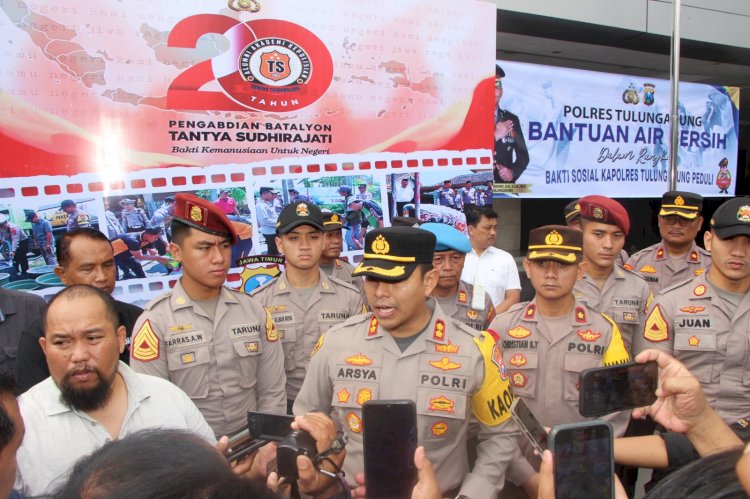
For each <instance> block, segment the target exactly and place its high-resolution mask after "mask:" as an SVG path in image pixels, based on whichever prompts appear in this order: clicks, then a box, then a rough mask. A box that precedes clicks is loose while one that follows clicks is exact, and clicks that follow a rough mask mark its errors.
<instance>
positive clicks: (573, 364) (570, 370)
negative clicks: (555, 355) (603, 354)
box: [563, 354, 602, 407]
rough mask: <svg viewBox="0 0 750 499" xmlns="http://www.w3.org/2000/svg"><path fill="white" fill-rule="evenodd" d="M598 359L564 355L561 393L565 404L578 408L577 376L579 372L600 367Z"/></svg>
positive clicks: (600, 362) (600, 363) (588, 356)
mask: <svg viewBox="0 0 750 499" xmlns="http://www.w3.org/2000/svg"><path fill="white" fill-rule="evenodd" d="M601 365H602V361H601V359H600V358H597V357H593V356H590V355H576V354H566V355H565V379H564V380H563V393H564V397H565V400H566V401H567V402H571V403H573V405H574V406H575V407H578V392H579V388H580V386H579V381H578V378H579V375H580V374H581V371H583V370H585V369H589V368H592V367H601Z"/></svg>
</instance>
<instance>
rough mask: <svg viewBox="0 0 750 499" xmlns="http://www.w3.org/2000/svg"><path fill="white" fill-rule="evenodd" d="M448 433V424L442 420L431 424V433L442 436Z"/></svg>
mask: <svg viewBox="0 0 750 499" xmlns="http://www.w3.org/2000/svg"><path fill="white" fill-rule="evenodd" d="M446 433H448V424H447V423H445V422H443V421H438V422H437V423H435V424H434V425H432V434H433V435H435V436H436V437H442V436H443V435H445V434H446Z"/></svg>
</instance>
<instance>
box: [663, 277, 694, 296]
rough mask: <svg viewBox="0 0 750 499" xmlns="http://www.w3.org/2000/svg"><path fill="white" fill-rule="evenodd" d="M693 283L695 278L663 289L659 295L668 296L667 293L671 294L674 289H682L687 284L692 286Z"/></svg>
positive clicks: (689, 278)
mask: <svg viewBox="0 0 750 499" xmlns="http://www.w3.org/2000/svg"><path fill="white" fill-rule="evenodd" d="M691 282H693V278H691V277H688V278H687V279H685V280H684V281H680V282H678V283H675V284H672V285H671V286H667V287H666V288H664V289H662V290H661V291H659V295H663V294H666V293H668V292H670V291H672V290H674V289H677V288H680V287H682V286H685V285H686V284H690V283H691Z"/></svg>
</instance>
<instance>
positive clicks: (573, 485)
mask: <svg viewBox="0 0 750 499" xmlns="http://www.w3.org/2000/svg"><path fill="white" fill-rule="evenodd" d="M613 442H614V441H613V436H612V426H611V425H610V424H609V423H607V422H606V421H602V420H594V421H585V422H583V423H573V424H564V425H559V426H555V427H554V428H553V429H552V431H550V433H549V444H550V449H551V450H552V456H553V462H554V477H555V478H554V480H555V499H580V498H584V497H586V498H588V497H591V498H594V497H595V498H597V499H612V498H613V497H614V494H615V478H614V470H615V461H614V453H613V445H614V443H613Z"/></svg>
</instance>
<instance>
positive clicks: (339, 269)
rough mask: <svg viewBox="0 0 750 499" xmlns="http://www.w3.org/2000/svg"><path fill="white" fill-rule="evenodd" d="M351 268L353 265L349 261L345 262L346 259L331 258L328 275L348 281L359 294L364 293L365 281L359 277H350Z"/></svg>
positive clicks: (352, 268)
mask: <svg viewBox="0 0 750 499" xmlns="http://www.w3.org/2000/svg"><path fill="white" fill-rule="evenodd" d="M353 270H354V266H353V265H352V264H351V263H349V262H347V261H346V260H341V259H339V258H335V259H334V260H333V266H332V267H331V273H330V274H328V275H330V276H331V277H335V278H336V279H339V280H341V281H344V282H348V283H349V284H351V285H353V286H354V287H355V288H357V290H358V291H359V292H360V294H362V293H364V284H365V283H364V281H363V280H362V278H361V277H352V271H353ZM324 272H325V270H324Z"/></svg>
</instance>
